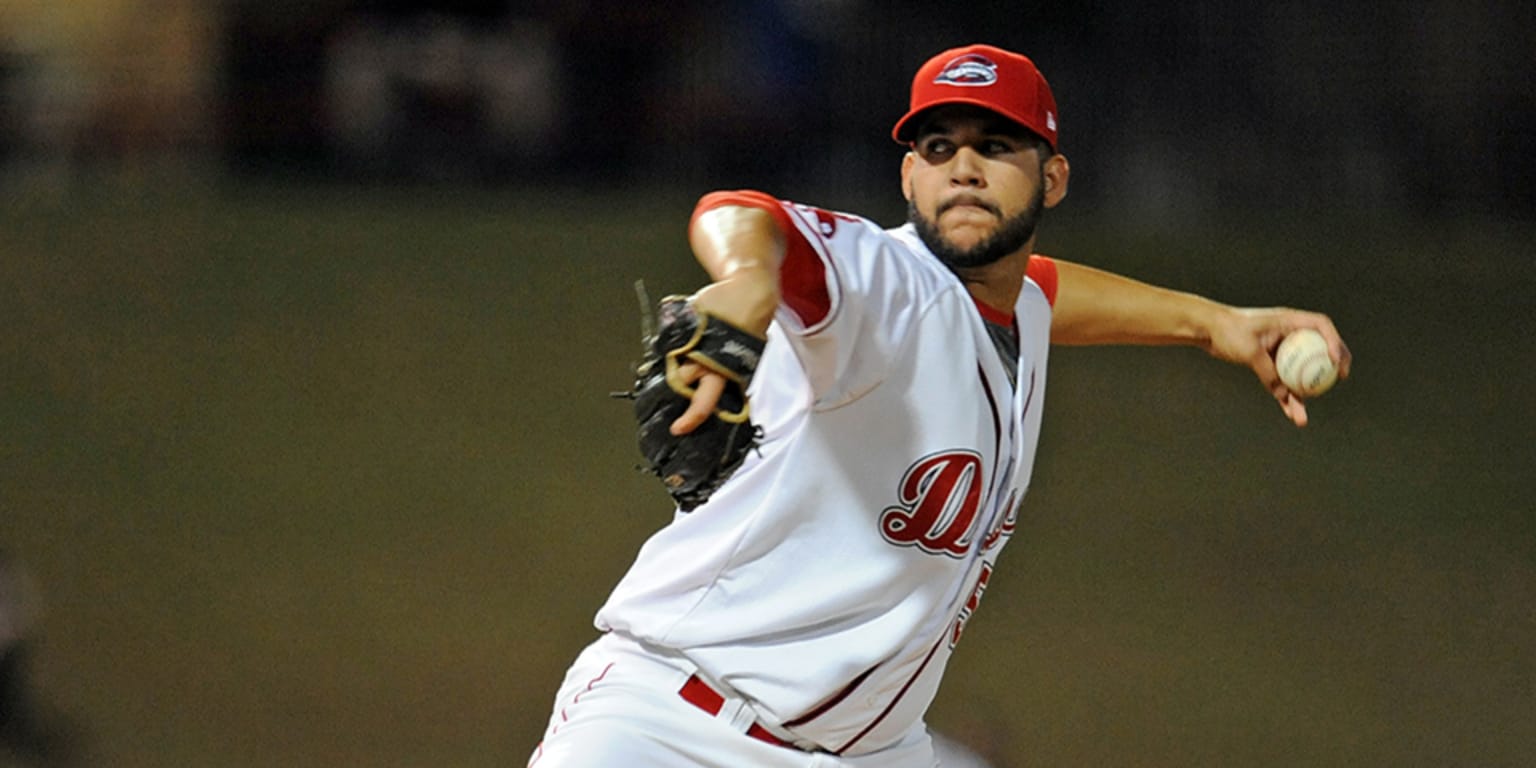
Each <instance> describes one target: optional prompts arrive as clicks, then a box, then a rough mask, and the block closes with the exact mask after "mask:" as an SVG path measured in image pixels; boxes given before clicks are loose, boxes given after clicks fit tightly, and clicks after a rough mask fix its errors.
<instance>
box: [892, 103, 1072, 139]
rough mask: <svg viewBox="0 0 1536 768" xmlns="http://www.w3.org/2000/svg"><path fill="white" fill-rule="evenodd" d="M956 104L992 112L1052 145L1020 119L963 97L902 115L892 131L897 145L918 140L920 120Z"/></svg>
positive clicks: (929, 105) (930, 104)
mask: <svg viewBox="0 0 1536 768" xmlns="http://www.w3.org/2000/svg"><path fill="white" fill-rule="evenodd" d="M956 104H965V105H968V106H972V107H980V108H982V109H985V110H986V111H988V112H991V113H992V114H994V115H997V116H998V117H1001V118H1003V119H1005V120H1007V121H1008V122H1010V123H1013V124H1014V125H1017V126H1019V127H1020V128H1023V129H1024V130H1026V131H1028V132H1030V133H1031V134H1034V135H1036V136H1040V138H1041V139H1043V140H1044V141H1045V142H1046V143H1047V144H1050V143H1052V142H1051V140H1050V138H1049V137H1046V136H1043V135H1041V133H1040V132H1039V131H1037V130H1035V129H1033V128H1031V127H1029V126H1028V125H1026V124H1025V123H1024V122H1023V121H1022V120H1020V119H1019V118H1018V117H1016V116H1014V115H1010V114H1008V113H1007V112H1004V111H1002V110H1000V109H998V108H997V106H996V105H995V104H992V103H989V102H986V101H983V100H981V99H968V98H965V97H963V96H955V97H952V98H948V99H944V100H942V101H934V102H930V103H928V104H924V105H923V106H921V107H918V108H917V109H914V110H912V111H910V112H908V113H907V114H905V115H902V117H901V119H900V120H897V121H896V126H895V127H894V128H892V129H891V138H892V139H895V141H896V143H897V144H911V143H912V140H913V139H915V138H917V136H916V135H915V134H916V133H917V129H918V127H919V126H920V125H921V124H922V120H920V119H919V118H921V117H922V116H923V115H925V114H927V113H929V112H931V111H933V110H935V109H938V108H939V107H948V106H953V105H956Z"/></svg>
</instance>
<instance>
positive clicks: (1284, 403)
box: [1254, 362, 1307, 427]
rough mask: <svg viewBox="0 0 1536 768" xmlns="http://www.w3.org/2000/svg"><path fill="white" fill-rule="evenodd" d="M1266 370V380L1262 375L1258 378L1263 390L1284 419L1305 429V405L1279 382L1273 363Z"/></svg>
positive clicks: (1256, 366) (1256, 367)
mask: <svg viewBox="0 0 1536 768" xmlns="http://www.w3.org/2000/svg"><path fill="white" fill-rule="evenodd" d="M1254 368H1255V370H1257V369H1258V368H1259V366H1258V365H1255V366H1254ZM1268 368H1269V376H1268V377H1267V378H1266V377H1265V376H1264V375H1262V374H1261V375H1260V376H1259V378H1260V380H1261V381H1263V382H1264V388H1265V389H1268V390H1269V394H1271V395H1273V396H1274V398H1275V402H1276V403H1279V404H1280V410H1281V411H1283V412H1284V413H1285V415H1286V418H1289V419H1290V420H1291V422H1292V423H1294V424H1295V425H1296V426H1298V427H1305V426H1306V425H1307V405H1306V403H1304V402H1302V399H1301V398H1300V397H1297V396H1296V393H1294V392H1292V391H1291V390H1290V388H1289V387H1286V386H1285V383H1284V382H1282V381H1280V376H1279V374H1278V373H1276V372H1275V366H1274V363H1273V362H1271V363H1270V365H1269V366H1268Z"/></svg>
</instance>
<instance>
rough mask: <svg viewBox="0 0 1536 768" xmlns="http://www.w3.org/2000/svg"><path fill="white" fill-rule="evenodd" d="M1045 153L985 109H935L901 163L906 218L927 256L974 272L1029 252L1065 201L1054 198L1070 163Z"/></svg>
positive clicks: (1026, 135)
mask: <svg viewBox="0 0 1536 768" xmlns="http://www.w3.org/2000/svg"><path fill="white" fill-rule="evenodd" d="M1041 152H1042V150H1041V149H1040V147H1039V145H1038V144H1037V142H1036V141H1035V140H1034V139H1033V138H1032V137H1031V136H1030V135H1029V134H1027V133H1025V132H1023V130H1022V129H1021V128H1019V127H1018V126H1017V125H1015V124H1013V123H1011V122H1009V121H1007V120H1005V119H1003V118H1002V117H999V116H998V115H996V114H994V113H992V112H990V111H988V110H984V109H979V108H974V107H964V106H960V107H944V108H941V109H939V110H936V111H935V114H934V116H933V117H930V118H929V119H928V120H927V121H926V122H925V123H924V125H923V127H922V128H921V130H919V132H918V135H917V140H916V141H915V142H914V143H913V147H912V151H911V152H909V153H908V154H907V156H906V159H905V160H904V161H903V164H902V185H903V187H904V191H905V193H906V197H907V215H908V218H909V219H910V220H911V221H912V223H913V224H914V225H916V227H917V231H918V234H919V236H921V237H922V239H923V241H924V243H926V244H927V245H928V247H929V250H932V251H933V252H934V254H935V255H937V256H938V257H939V258H940V259H942V260H943V261H944V262H945V263H947V264H949V265H950V266H952V267H959V268H969V267H980V266H985V265H987V264H990V263H992V262H994V261H997V260H998V259H1000V258H1002V257H1004V256H1007V255H1009V254H1012V253H1017V252H1019V251H1021V250H1023V249H1025V248H1026V246H1029V245H1030V244H1031V240H1032V239H1033V237H1034V234H1035V227H1036V226H1037V225H1038V223H1039V220H1040V214H1041V211H1042V210H1044V209H1045V208H1046V207H1050V206H1054V205H1055V204H1056V202H1058V201H1059V200H1060V199H1061V194H1049V189H1048V187H1049V186H1050V185H1051V180H1052V176H1053V175H1054V176H1056V178H1057V179H1059V181H1060V182H1061V186H1062V187H1063V189H1062V192H1063V193H1064V192H1065V189H1064V187H1065V169H1066V165H1065V164H1066V160H1065V158H1060V156H1059V155H1053V156H1052V157H1051V158H1049V159H1046V158H1043V157H1042V155H1041ZM1058 164H1059V167H1058Z"/></svg>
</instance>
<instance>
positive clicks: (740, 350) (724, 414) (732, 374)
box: [628, 296, 764, 512]
mask: <svg viewBox="0 0 1536 768" xmlns="http://www.w3.org/2000/svg"><path fill="white" fill-rule="evenodd" d="M644 341H645V345H646V354H645V357H644V359H643V360H642V361H641V363H640V365H639V366H638V367H637V368H636V371H635V373H636V378H635V386H634V389H633V390H632V391H631V392H630V393H628V394H629V395H630V396H631V397H633V398H634V401H635V420H636V422H637V424H638V438H639V446H640V454H641V456H642V457H644V459H645V461H646V466H644V467H643V469H644V470H645V471H647V472H649V473H651V474H654V475H656V476H657V477H659V478H661V481H662V485H663V486H664V487H665V488H666V489H667V492H668V493H670V494H671V495H672V497H673V498H674V499H675V500H676V501H677V503H678V506H679V508H681V509H682V510H683V511H685V512H686V511H690V510H692V509H693V508H695V507H697V506H698V505H700V504H703V503H704V502H705V501H708V500H709V497H710V496H711V495H712V494H713V493H714V492H715V490H716V489H718V488H719V487H720V485H721V484H723V483H724V482H725V480H726V479H727V478H729V477H730V476H731V474H732V473H734V472H735V471H736V468H737V467H739V466H741V462H742V461H743V460H744V459H745V458H746V455H747V451H749V450H751V449H752V447H753V446H754V445H756V443H757V439H758V437H759V435H758V430H757V427H756V426H755V425H754V424H752V421H751V416H750V408H749V405H748V403H747V395H746V392H747V385H748V384H750V383H751V380H752V374H753V373H754V372H755V371H756V370H757V363H758V360H759V358H760V357H761V355H762V351H763V345H764V342H763V340H762V339H759V338H757V337H756V336H753V335H752V334H750V333H747V332H746V331H743V330H741V329H740V328H737V327H735V326H733V325H731V324H730V323H727V322H725V321H723V320H721V319H720V318H718V317H715V316H714V315H711V314H709V313H708V312H702V311H699V310H697V309H696V308H695V307H694V306H693V305H692V304H691V303H690V302H689V301H688V299H686V298H684V297H681V296H669V297H667V298H665V299H662V300H661V302H660V305H659V306H658V307H657V311H656V323H655V330H654V332H650V333H648V334H647V336H646V338H645V340H644ZM698 369H703V370H704V371H707V372H709V373H713V374H716V375H718V376H720V377H721V378H723V379H724V382H725V386H724V389H723V391H722V392H721V393H720V397H719V399H718V401H716V402H715V403H714V407H713V410H712V412H711V413H710V415H709V417H708V418H706V419H705V420H704V421H703V423H701V424H699V425H698V426H697V427H696V428H694V429H692V430H690V431H688V432H687V433H686V434H681V435H677V434H673V433H672V424H673V422H674V421H676V420H677V419H678V417H680V416H682V415H683V414H684V413H685V412H686V411H688V409H689V406H690V405H691V404H692V403H693V402H694V398H695V395H697V394H698V389H696V388H695V381H696V380H697V379H698V377H699V375H700V374H699V373H698Z"/></svg>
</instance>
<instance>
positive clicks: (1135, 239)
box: [0, 0, 1536, 768]
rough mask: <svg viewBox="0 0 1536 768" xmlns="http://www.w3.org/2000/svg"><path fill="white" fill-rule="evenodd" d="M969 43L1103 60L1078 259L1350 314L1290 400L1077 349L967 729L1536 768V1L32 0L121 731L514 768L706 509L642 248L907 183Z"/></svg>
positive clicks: (19, 31) (669, 282)
mask: <svg viewBox="0 0 1536 768" xmlns="http://www.w3.org/2000/svg"><path fill="white" fill-rule="evenodd" d="M974 41H988V42H994V43H997V44H1000V45H1004V46H1008V47H1012V48H1015V49H1018V50H1022V51H1025V52H1026V53H1028V54H1030V55H1031V56H1032V57H1033V58H1035V60H1036V61H1037V63H1039V64H1040V66H1041V68H1042V69H1043V70H1044V71H1045V73H1046V74H1047V76H1048V77H1049V78H1050V80H1051V82H1052V84H1053V86H1054V88H1055V89H1056V92H1057V97H1058V101H1059V102H1060V105H1061V110H1062V113H1063V134H1062V135H1063V149H1064V151H1065V152H1066V153H1067V154H1068V155H1069V156H1070V157H1071V158H1072V161H1073V170H1074V173H1073V179H1072V192H1071V196H1070V197H1069V199H1068V201H1067V203H1066V204H1065V206H1064V207H1063V208H1062V209H1061V210H1060V211H1059V212H1058V213H1056V214H1053V215H1052V216H1051V217H1049V218H1048V220H1047V222H1046V225H1045V228H1044V230H1043V232H1042V241H1041V248H1042V250H1044V251H1046V252H1049V253H1056V254H1060V255H1062V256H1066V257H1069V258H1074V259H1079V260H1083V261H1088V262H1091V263H1095V264H1099V265H1102V266H1105V267H1107V268H1110V269H1115V270H1117V271H1122V272H1125V273H1128V274H1131V275H1134V276H1138V277H1143V278H1147V279H1151V280H1155V281H1157V282H1161V283H1164V284H1168V285H1172V286H1175V287H1180V288H1185V289H1188V290H1194V291H1199V292H1204V293H1208V294H1211V295H1214V296H1217V297H1220V298H1223V299H1226V300H1229V301H1232V302H1235V303H1281V304H1291V305H1302V306H1308V307H1316V308H1320V309H1323V310H1326V311H1328V312H1330V313H1331V314H1333V315H1334V317H1335V319H1336V320H1337V321H1338V323H1339V325H1340V327H1341V329H1342V330H1343V331H1344V332H1345V334H1346V337H1347V338H1348V339H1349V340H1350V341H1351V344H1352V347H1353V349H1354V352H1355V355H1356V376H1355V378H1354V379H1353V380H1351V381H1349V382H1347V383H1346V384H1344V385H1342V386H1341V387H1340V388H1338V389H1337V390H1335V391H1334V392H1333V393H1330V394H1329V395H1327V396H1326V397H1324V398H1322V399H1320V400H1318V401H1317V402H1316V403H1315V404H1314V406H1313V409H1312V413H1313V419H1314V424H1313V425H1312V426H1311V427H1309V428H1307V429H1306V430H1301V431H1298V430H1294V429H1292V428H1290V427H1289V426H1288V425H1287V424H1286V422H1285V421H1284V420H1283V418H1282V417H1281V416H1280V415H1279V413H1278V411H1277V410H1276V409H1275V407H1274V406H1273V405H1272V404H1271V403H1270V402H1269V401H1268V399H1267V397H1266V396H1265V395H1264V394H1263V393H1262V392H1261V391H1259V390H1258V389H1257V388H1256V387H1254V386H1253V383H1252V382H1251V381H1250V378H1251V377H1249V375H1248V374H1246V373H1243V372H1241V371H1236V370H1232V369H1228V368H1226V367H1225V366H1220V365H1218V364H1215V363H1210V362H1207V361H1205V360H1203V359H1202V358H1201V356H1200V355H1199V354H1198V353H1194V352H1189V351H1166V350H1078V349H1069V350H1060V351H1058V352H1057V353H1056V355H1055V360H1054V361H1053V364H1052V372H1051V383H1050V390H1051V397H1050V398H1049V400H1048V406H1047V407H1048V415H1047V418H1046V426H1045V433H1044V435H1043V438H1042V459H1041V461H1040V463H1039V466H1038V468H1037V472H1036V485H1035V487H1034V488H1033V489H1032V491H1031V498H1030V500H1029V503H1028V506H1027V507H1026V516H1025V519H1024V520H1023V521H1022V523H1021V526H1020V533H1019V534H1018V535H1017V536H1016V537H1015V540H1014V542H1013V544H1012V546H1011V547H1010V548H1009V552H1008V554H1006V555H1005V556H1004V563H1005V566H1006V567H1005V568H1004V569H1003V572H1002V578H1000V579H997V580H995V581H994V583H993V585H992V586H991V587H990V588H989V591H988V596H987V602H986V608H985V610H983V611H982V612H981V613H980V614H979V616H978V617H977V619H976V621H975V622H974V623H973V624H972V628H971V630H970V631H969V632H968V633H967V635H966V642H965V645H966V647H965V648H964V649H963V651H962V652H961V653H960V654H959V655H958V657H957V661H956V662H955V664H954V668H953V670H952V672H951V674H950V677H949V679H948V681H947V683H946V686H945V688H944V690H943V691H942V692H941V693H940V697H939V702H938V704H937V706H936V708H935V710H934V712H933V717H932V722H933V724H934V725H935V726H937V727H939V728H941V729H943V730H945V731H946V732H948V733H950V734H952V735H955V736H958V737H960V738H961V739H963V740H965V741H967V742H968V743H970V744H972V745H974V746H975V747H976V748H977V749H978V750H980V751H982V752H983V753H985V754H988V755H989V756H990V757H991V758H992V759H993V760H994V762H995V763H996V764H997V765H999V766H1088V765H1093V766H1218V765H1219V766H1445V765H1465V766H1527V765H1531V764H1536V717H1533V716H1532V712H1536V504H1533V501H1532V498H1533V492H1536V466H1533V457H1536V452H1533V450H1532V447H1531V445H1532V441H1531V435H1532V434H1533V431H1536V388H1533V387H1532V384H1531V376H1530V371H1531V369H1532V366H1533V364H1536V343H1533V341H1532V339H1533V338H1536V322H1533V319H1532V316H1533V313H1532V310H1531V306H1532V303H1531V296H1532V295H1533V290H1536V272H1533V270H1532V268H1531V259H1532V256H1533V253H1532V246H1531V243H1532V242H1533V238H1532V236H1533V234H1536V162H1533V159H1536V88H1533V86H1532V83H1533V82H1536V77H1533V76H1536V58H1533V56H1532V54H1531V52H1532V51H1533V50H1536V8H1533V7H1532V5H1531V4H1530V3H1527V2H1517V1H1516V0H1473V1H1472V2H1462V1H1460V0H1457V1H1455V2H1452V1H1451V0H1418V1H1410V2H1403V3H1388V4H1367V5H1361V6H1354V5H1350V4H1339V3H1331V2H1322V0H1294V1H1289V2H1278V3H1260V2H1253V1H1252V0H1243V1H1235V0H1234V1H1232V2H1212V1H1210V0H1200V1H1199V2H1190V3H1179V4H1172V5H1170V6H1169V7H1164V8H1156V7H1147V6H1136V7H1134V8H1125V7H1115V6H1114V5H1113V4H1108V3H1098V2H1080V3H1073V2H1068V3H1062V4H1054V5H1049V6H1039V7H1036V6H1033V5H1031V4H1026V5H1022V6H1021V5H1020V4H1004V3H982V4H972V5H970V6H965V5H954V6H951V5H947V4H932V3H916V2H910V1H909V0H900V1H898V2H887V3H875V2H869V1H868V0H742V1H740V2H730V3H704V2H690V1H689V0H672V2H667V3H646V2H619V1H618V0H588V1H586V2H555V1H553V0H550V1H548V2H540V1H538V0H532V1H531V2H523V3H519V2H492V1H489V0H487V1H484V2H472V1H470V0H462V1H460V2H450V1H449V0H439V1H438V2H429V1H426V0H419V1H417V2H407V1H406V0H373V1H372V2H366V1H363V0H304V1H303V2H300V1H299V0H265V1H264V2H257V1H256V0H223V1H222V2H210V1H209V0H70V2H64V3H60V2H55V1H54V0H0V192H3V198H0V199H3V201H4V202H3V203H0V549H3V550H5V551H6V552H8V553H9V554H10V556H11V557H13V558H15V559H16V560H17V561H19V562H21V563H23V564H24V565H25V566H26V568H27V570H28V573H29V574H30V576H31V577H32V580H33V581H34V582H35V583H36V584H37V585H38V588H39V591H40V594H41V600H40V601H39V604H40V607H41V613H40V615H39V619H38V621H37V623H36V625H35V627H34V629H33V634H34V645H35V653H36V655H35V669H34V678H35V680H34V682H35V684H36V686H37V692H38V695H39V697H40V698H41V700H43V701H44V702H45V704H46V706H47V708H48V709H49V711H51V712H55V713H57V717H58V718H60V719H59V722H61V723H63V724H65V725H67V726H68V728H69V730H70V732H71V733H73V734H74V737H75V744H76V750H75V756H76V760H75V763H76V764H79V765H93V766H112V767H113V768H117V767H122V768H139V767H148V766H229V767H230V768H240V767H242V766H271V765H283V766H322V765H323V766H332V765H356V766H444V765H453V766H493V765H502V766H504V765H521V764H522V763H523V761H524V760H525V758H526V755H527V754H528V752H529V750H530V749H531V748H532V746H533V744H534V743H535V742H536V741H537V740H538V738H539V735H540V733H541V731H542V728H543V725H544V721H545V719H546V718H547V716H548V707H549V704H550V697H551V696H552V694H553V691H554V688H555V686H556V684H557V682H558V680H559V677H560V675H561V673H562V672H563V669H564V667H565V665H566V664H567V663H568V662H569V660H570V659H571V658H572V657H573V656H574V654H575V653H576V652H577V650H578V649H579V648H580V647H581V646H582V645H583V644H585V643H586V642H587V641H588V640H590V639H591V637H592V636H593V632H594V630H593V629H592V628H591V625H590V619H591V614H592V612H593V611H594V610H595V609H596V607H597V605H598V604H599V603H600V602H601V600H602V599H603V597H604V596H605V595H606V592H607V589H608V588H609V586H610V585H611V584H612V582H613V581H614V580H615V579H616V578H617V577H618V576H619V575H620V574H621V573H622V571H623V569H624V567H625V566H626V565H627V563H628V560H629V558H630V556H631V555H632V554H633V552H634V551H635V549H636V548H637V547H638V546H639V544H640V542H641V541H643V540H644V537H645V536H646V535H647V534H648V533H649V532H650V531H651V530H653V529H654V528H656V527H657V526H659V525H661V524H662V523H663V522H664V521H665V520H666V518H667V516H668V514H669V509H668V506H667V504H666V503H665V500H664V498H663V497H662V496H661V494H660V493H659V492H658V491H657V489H656V488H654V487H653V486H652V484H651V483H649V482H647V480H646V479H645V478H643V477H641V476H639V475H638V474H637V473H634V472H632V471H631V467H632V466H633V464H634V461H635V458H634V449H633V445H632V441H631V437H630V425H629V422H628V416H627V410H626V408H625V407H624V406H623V404H621V403H615V402H613V401H610V400H609V399H608V398H607V392H608V391H610V390H612V389H618V388H622V387H623V386H624V385H625V384H626V382H627V376H628V366H629V363H630V361H631V360H632V359H633V358H634V357H635V356H636V354H637V351H638V342H637V338H636V337H637V335H638V321H637V318H636V310H635V308H634V299H633V295H632V292H631V288H630V285H631V283H632V282H633V281H634V280H635V279H636V278H642V277H643V278H645V279H646V280H647V281H648V282H649V283H650V284H651V285H652V286H653V288H657V289H660V290H664V291H672V290H688V289H691V288H692V287H694V286H695V285H697V284H698V283H699V282H700V281H701V279H702V275H701V273H700V272H699V271H698V269H697V267H695V266H694V265H693V264H692V262H691V260H690V259H688V257H687V256H686V253H685V241H684V227H685V223H686V219H687V214H688V212H689V210H690V206H691V205H692V202H693V200H694V199H695V198H696V197H697V195H699V194H700V193H702V192H704V191H707V190H708V189H712V188H719V187H754V188H761V189H765V190H768V191H771V192H774V193H776V194H778V195H780V196H782V197H788V198H793V199H803V200H806V201H808V202H815V203H818V204H821V205H824V206H827V207H833V208H843V209H848V210H855V211H859V212H862V213H865V214H867V215H870V216H871V217H873V218H876V219H878V220H882V221H884V222H887V223H890V224H895V223H897V222H898V221H899V220H900V217H901V215H902V208H901V205H900V198H899V196H898V194H897V190H896V186H895V173H896V167H897V163H898V160H899V149H898V148H897V147H895V146H894V145H892V144H891V143H890V142H889V140H888V138H887V131H888V129H889V125H890V123H891V121H892V120H893V119H894V118H895V117H896V116H898V115H899V114H900V113H901V112H902V111H903V104H904V99H905V89H906V87H907V84H908V78H909V77H910V73H911V72H912V70H913V69H915V67H916V66H917V65H918V64H919V63H921V61H922V60H923V59H924V58H926V57H927V56H928V55H931V54H932V53H934V52H936V51H938V50H941V49H943V48H946V47H950V46H953V45H960V44H965V43H969V42H974ZM7 759H13V758H7V757H5V756H4V754H3V752H0V765H7V763H6V761H7ZM17 764H20V763H19V762H18V763H17ZM8 768H9V766H8Z"/></svg>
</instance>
